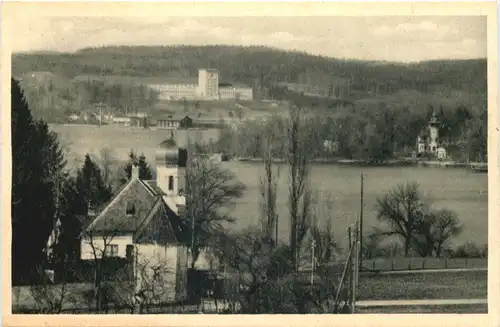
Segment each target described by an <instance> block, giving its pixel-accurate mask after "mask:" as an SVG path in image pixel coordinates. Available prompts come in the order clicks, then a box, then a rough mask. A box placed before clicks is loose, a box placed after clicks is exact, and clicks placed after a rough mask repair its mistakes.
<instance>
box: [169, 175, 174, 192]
mask: <svg viewBox="0 0 500 327" xmlns="http://www.w3.org/2000/svg"><path fill="white" fill-rule="evenodd" d="M173 189H174V176H169V177H168V190H169V191H172V190H173Z"/></svg>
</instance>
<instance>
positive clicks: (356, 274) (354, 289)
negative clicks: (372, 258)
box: [351, 222, 360, 313]
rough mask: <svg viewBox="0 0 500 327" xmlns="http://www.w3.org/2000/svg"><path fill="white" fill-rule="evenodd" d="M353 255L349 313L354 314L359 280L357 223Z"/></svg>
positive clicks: (357, 223) (357, 225) (357, 224)
mask: <svg viewBox="0 0 500 327" xmlns="http://www.w3.org/2000/svg"><path fill="white" fill-rule="evenodd" d="M353 246H354V250H355V251H354V253H353V257H354V258H353V259H354V260H353V263H354V264H353V270H354V273H353V283H352V306H351V312H352V313H355V312H356V292H357V288H358V279H359V254H360V240H359V222H356V229H355V231H354V243H353Z"/></svg>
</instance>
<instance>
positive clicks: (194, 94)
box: [149, 68, 253, 100]
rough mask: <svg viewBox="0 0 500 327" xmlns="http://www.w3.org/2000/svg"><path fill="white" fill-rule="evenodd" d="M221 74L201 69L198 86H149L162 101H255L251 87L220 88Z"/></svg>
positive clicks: (227, 86)
mask: <svg viewBox="0 0 500 327" xmlns="http://www.w3.org/2000/svg"><path fill="white" fill-rule="evenodd" d="M219 76H220V73H219V71H218V70H217V69H212V68H210V69H206V68H204V69H200V70H199V71H198V85H196V84H149V87H150V88H152V89H153V90H155V91H157V92H158V93H159V96H158V97H159V99H160V100H181V99H187V100H224V99H236V100H253V89H252V88H251V87H241V86H238V87H234V86H232V85H226V86H219Z"/></svg>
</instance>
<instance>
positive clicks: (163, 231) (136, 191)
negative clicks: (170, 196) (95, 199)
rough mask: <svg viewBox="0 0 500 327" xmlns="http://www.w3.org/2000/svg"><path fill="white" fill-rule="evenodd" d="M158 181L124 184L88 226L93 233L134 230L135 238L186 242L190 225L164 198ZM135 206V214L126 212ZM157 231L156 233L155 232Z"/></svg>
mask: <svg viewBox="0 0 500 327" xmlns="http://www.w3.org/2000/svg"><path fill="white" fill-rule="evenodd" d="M164 194H165V193H164V192H163V190H161V188H159V187H158V186H157V185H156V181H151V180H147V181H146V180H140V179H132V180H129V181H128V182H127V183H126V184H125V185H123V186H122V187H121V188H120V189H119V190H118V192H117V193H116V195H115V196H114V197H113V198H112V199H111V200H110V201H109V202H108V203H107V204H106V205H105V206H104V207H103V210H101V211H100V213H99V214H98V215H97V216H96V218H95V219H94V220H93V221H92V222H91V223H90V224H89V225H88V227H87V228H86V229H85V231H87V232H90V233H115V234H116V235H119V234H123V233H133V234H134V241H145V240H147V239H148V238H151V237H153V239H154V241H155V242H164V243H182V244H187V240H188V239H189V237H190V236H189V235H190V233H189V224H187V223H186V222H185V221H183V219H182V218H181V217H180V216H179V215H177V214H176V213H175V212H174V210H172V208H170V207H169V204H168V203H167V201H165V199H164ZM131 208H133V209H134V210H133V212H132V213H130V212H129V213H127V211H128V210H129V209H131ZM155 233H156V234H155Z"/></svg>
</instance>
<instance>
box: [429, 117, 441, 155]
mask: <svg viewBox="0 0 500 327" xmlns="http://www.w3.org/2000/svg"><path fill="white" fill-rule="evenodd" d="M438 138H439V121H438V118H437V113H436V109H434V111H433V112H432V117H431V120H430V121H429V152H432V153H435V152H436V151H437V148H438Z"/></svg>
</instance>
